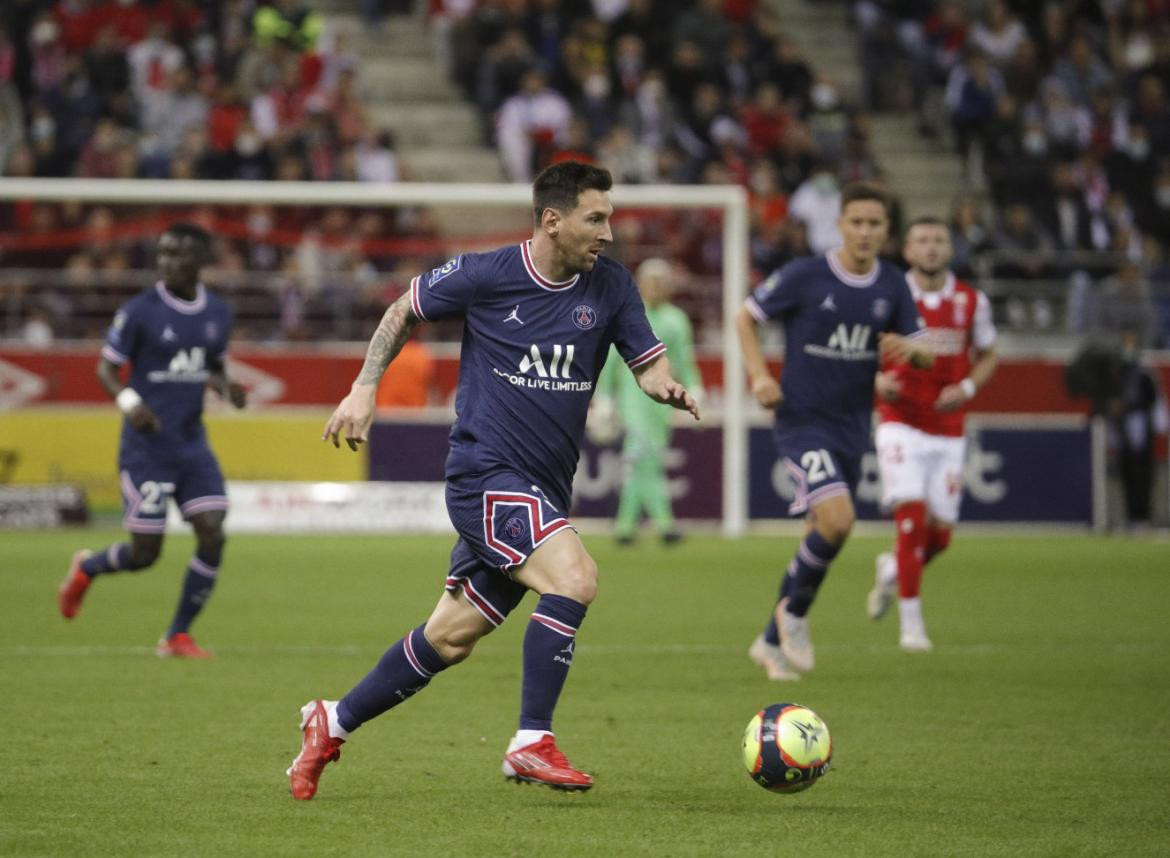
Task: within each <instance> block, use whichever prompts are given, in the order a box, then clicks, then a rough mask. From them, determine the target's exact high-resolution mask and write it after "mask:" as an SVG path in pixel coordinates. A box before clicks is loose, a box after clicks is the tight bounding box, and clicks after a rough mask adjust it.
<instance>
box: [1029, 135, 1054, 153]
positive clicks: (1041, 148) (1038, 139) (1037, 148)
mask: <svg viewBox="0 0 1170 858" xmlns="http://www.w3.org/2000/svg"><path fill="white" fill-rule="evenodd" d="M1024 151H1025V152H1027V153H1028V154H1029V155H1043V154H1044V153H1045V152H1047V151H1048V138H1047V137H1045V136H1044V133H1043V132H1041V131H1029V132H1028V133H1027V134H1025V135H1024Z"/></svg>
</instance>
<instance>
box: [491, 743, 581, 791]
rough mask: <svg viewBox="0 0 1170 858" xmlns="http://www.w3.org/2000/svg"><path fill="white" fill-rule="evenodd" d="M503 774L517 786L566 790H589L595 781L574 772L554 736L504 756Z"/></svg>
mask: <svg viewBox="0 0 1170 858" xmlns="http://www.w3.org/2000/svg"><path fill="white" fill-rule="evenodd" d="M503 771H504V777H506V778H507V779H508V780H512V781H516V782H517V783H520V782H521V781H523V782H525V783H531V784H543V785H544V786H550V787H552V788H553V789H562V790H587V789H589V788H590V787H591V786H593V778H592V777H591V776H590V775H587V774H585V772H579V771H577V770H576V769H575V768H573V764H572V763H570V762H569V761H568V759H567V758H566V757H565V755H564V754H562V753H561V751H560V749H559V748H557V743H556V742H555V741H553V737H552V734H551V733H546V734H545V735H543V736H541V738H540V741H538V742H533V743H532V744H531V745H525V746H524V747H523V748H517V749H516V750H514V751H508V753H506V754H504V765H503Z"/></svg>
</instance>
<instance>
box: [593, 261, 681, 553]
mask: <svg viewBox="0 0 1170 858" xmlns="http://www.w3.org/2000/svg"><path fill="white" fill-rule="evenodd" d="M670 277H671V267H670V264H669V263H668V262H666V260H664V259H658V258H652V259H647V260H646V261H645V262H643V263H642V264H641V265H639V266H638V270H637V271H636V272H635V279H636V280H637V281H638V291H639V292H640V293H641V294H642V301H643V302H644V303H645V304H646V317H647V318H648V319H649V320H650V325H651V327H652V328H653V329H654V333H655V335H657V337H658V338H659V339H660V340H662V342H663V343H665V345H666V353H667V354H668V355H669V356H670V367H671V370H672V371H673V372H674V373H675V377H676V378H677V379H678V380H679V381H680V382H681V383H682V384H683V385H684V386H685V387H686V388H687V390H689V391H691V393H692V394H695V395H698V392H699V388H700V384H701V382H700V378H699V370H698V367H696V366H695V354H694V351H695V349H694V337H693V335H692V333H691V321H690V319H688V318H687V315H686V313H684V312H683V311H682V310H680V309H679V308H678V307H676V306H674V305H673V304H671V303H670V302H669V301H668V300H667V298H668V297H669V295H670ZM594 406H595V412H596V413H595V415H594V425H595V426H596V425H598V424H600V425H601V426H604V425H605V424H606V423H611V422H612V418H613V414H614V409H615V407H616V413H617V416H618V417H619V418H620V420H621V423H622V425H623V426H624V427H625V434H626V437H625V443H624V444H623V446H622V459H623V460H624V462H625V465H626V475H625V480H624V482H623V484H622V495H621V501H620V502H619V504H618V512H617V518H616V520H615V522H614V538H615V539H616V540H617V541H618V542H619V543H620V544H623V545H628V544H630V543H631V542H633V541H634V531H635V530H636V528H637V527H638V523H639V521H640V520H641V517H642V513H643V511H645V513H646V514H647V515H649V517H650V520H651V521H652V522H653V524H654V528H655V530H656V531H657V532H658V534H659V535H660V536H661V537H662V541H663V542H665V543H666V544H668V545H669V544H672V543H674V542H677V541H678V540H679V539H680V534H679V533H678V531H677V530H675V526H674V515H673V513H672V512H671V508H670V495H669V493H668V491H667V486H666V450H667V447H668V445H669V444H670V433H671V422H672V414H671V409H669V408H663V407H661V406H660V405H659V404H658V403H656V402H654V401H653V400H651V399H649V398H647V397H646V395H645V394H644V393H642V391H641V390H640V389H639V388H638V383H637V381H636V380H635V378H634V374H633V373H631V372H630V371H629V370H628V369H626V366H625V362H624V361H622V360H619V359H618V358H617V355H616V353H611V354H610V359H609V360H607V361H606V363H605V369H603V370H602V372H601V376H600V377H599V378H598V380H597V389H596V393H595V397H594ZM601 434H603V431H602V432H598V435H601Z"/></svg>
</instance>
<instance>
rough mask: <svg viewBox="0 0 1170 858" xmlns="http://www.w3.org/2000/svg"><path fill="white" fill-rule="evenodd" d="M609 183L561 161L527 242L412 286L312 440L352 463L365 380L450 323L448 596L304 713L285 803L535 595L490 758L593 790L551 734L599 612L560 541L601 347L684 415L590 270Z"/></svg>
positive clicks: (638, 317)
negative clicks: (590, 620) (584, 632)
mask: <svg viewBox="0 0 1170 858" xmlns="http://www.w3.org/2000/svg"><path fill="white" fill-rule="evenodd" d="M611 184H612V179H611V177H610V174H609V173H608V171H606V170H602V169H599V168H597V167H593V166H589V165H586V164H580V163H577V162H574V161H566V162H562V163H559V164H555V165H553V166H551V167H549V168H547V169H546V170H544V171H543V172H542V173H541V174H540V175H538V176H537V177H536V180H535V181H534V183H533V192H532V197H533V210H534V214H535V220H536V225H535V228H534V231H533V234H532V238H531V239H530V240H527V241H525V242H523V243H521V244H518V245H512V246H510V247H504V248H500V249H499V250H495V251H492V252H490V253H464V254H461V255H459V256H456V257H455V258H454V259H452V260H450V261H449V262H447V263H446V264H445V265H442V266H441V267H439V268H435V269H433V270H432V271H428V272H425V273H423V274H420V275H419V276H417V277H415V278H414V279H413V280H412V281H411V283H410V289H409V291H408V292H407V293H406V294H404V295H403V296H402V297H401V298H399V299H398V300H397V301H395V302H394V304H392V305H391V306H390V308H389V309H388V310H387V311H386V314H385V315H384V316H383V318H382V322H381V324H380V325H379V326H378V329H377V331H375V333H374V336H373V339H371V341H370V345H369V349H368V351H367V353H366V361H365V365H364V366H363V368H362V370H361V372H360V374H359V375H358V377H357V380H356V381H355V382H354V383H353V387H352V389H351V390H350V393H349V394H348V395H347V396H346V397H345V398H344V399H343V400H342V401H341V404H340V405H338V407H337V410H336V411H334V412H333V415H332V416H331V417H330V418H329V422H328V423H327V424H326V425H325V431H324V434H323V436H322V437H323V438H328V439H331V440H332V441H333V444H334V445H335V446H339V445H340V440H339V439H340V438H342V437H344V438H345V440H346V443H347V444H348V446H349V447H350V449H352V450H357V449H358V446H359V445H360V444H362V443H364V442H365V441H366V439H367V437H368V435H369V428H370V424H371V423H372V422H373V419H374V394H375V391H376V389H377V386H378V380H379V379H380V378H381V376H382V373H383V372H385V370H386V367H387V366H388V365H389V363H390V362H391V361H392V360H393V359H394V356H395V355H396V354H398V352H399V350H400V349H401V348H402V345H403V343H405V342H406V339H407V337H409V335H410V331H411V329H412V328H414V326H415V325H416V324H418V323H419V322H420V321H435V320H438V319H443V318H448V317H462V318H463V320H464V329H463V345H462V350H461V353H460V363H459V385H458V390H457V392H456V398H455V411H456V418H455V423H454V425H453V426H452V427H451V434H450V453H449V455H448V457H447V465H446V477H447V511H448V514H449V515H450V518H451V523H452V524H453V525H454V526H455V530H456V532H457V534H458V539H457V540H456V542H455V547H454V548H453V549H452V551H451V563H450V568H449V570H448V572H447V577H446V589H445V591H444V593H443V595H442V596H441V597H440V599H439V603H438V605H437V606H436V607H435V609H434V611H432V613H431V615H430V617H429V619H427V621H426V622H425V623H423V624H422V625H420V626H418V627H417V628H415V629H414V630H412V631H410V632H408V633H407V634H406V635H405V636H404V637H403V638H402V639H401V640H399V641H398V642H397V643H395V644H394V645H393V646H392V647H390V649H388V650H387V651H386V653H385V654H384V655H383V656H382V658H381V660H380V661H379V662H378V664H377V665H376V666H375V667H374V669H373V670H371V671H370V673H369V674H368V675H367V676H366V677H365V678H364V679H362V680H361V681H360V682H359V683H358V684H357V685H355V686H354V687H353V688H352V689H351V690H350V691H349V692H348V693H347V694H345V695H344V696H343V697H342V698H341V699H340V700H339V701H333V700H321V699H318V700H312V701H310V702H308V703H306V704H305V705H304V707H302V709H301V729H302V731H303V742H302V746H301V752H300V754H298V755H297V757H296V759H294V760H293V763H292V766H291V767H290V768H289V770H288V775H289V787H290V789H291V791H292V795H293V798H296V799H301V800H304V799H311V798H312V797H313V796H314V795H315V794H316V791H317V782H318V780H319V778H320V777H321V772H322V771H323V770H324V768H325V764H326V763H328V762H331V761H333V760H336V759H337V758H338V757H339V756H340V754H341V745H342V743H343V742H344V741H345V740H346V739H347V738H348V737H349V735H350V733H352V732H353V731H354V730H356V729H357V728H358V727H360V726H361V725H362V724H364V723H365V722H367V721H369V720H370V719H372V718H375V717H377V716H378V715H381V714H382V713H383V712H385V711H387V710H388V709H390V708H391V707H393V706H395V705H397V704H399V703H401V702H402V701H404V700H406V699H407V698H408V697H410V696H411V695H413V694H415V693H416V692H418V691H420V690H422V688H424V687H425V686H426V685H427V684H428V683H429V682H430V680H431V679H432V678H433V677H434V676H435V674H437V673H439V672H440V671H442V670H446V669H447V668H448V667H450V666H451V665H453V664H457V663H458V662H461V661H463V660H464V659H465V658H467V657H468V656H469V655H471V652H472V650H473V649H474V648H475V644H476V642H477V641H478V640H479V639H480V638H482V637H483V636H484V635H486V634H488V633H489V632H491V631H492V630H493V629H495V628H496V627H497V626H498V625H500V623H502V622H503V621H504V618H505V617H507V615H508V614H509V613H510V612H511V611H512V610H513V609H514V608H515V607H516V606H517V605H518V604H519V603H520V600H521V599H522V598H523V597H524V594H525V592H527V591H528V590H534V591H535V592H536V593H537V596H538V599H537V602H536V606H535V608H534V610H533V611H532V613H531V614H530V616H529V619H528V627H527V630H526V632H525V635H524V657H523V680H522V683H521V695H520V721H519V727H518V730H517V732H516V734H515V736H513V738H512V740H511V742H510V743H509V744H508V747H507V750H506V751H505V754H504V761H503V773H504V775H505V776H506V777H507V778H510V779H512V780H515V781H527V782H531V783H536V784H543V785H546V786H550V787H554V788H556V789H562V790H586V789H589V788H590V787H591V786H592V785H593V778H592V777H591V776H589V775H588V774H586V773H584V772H582V771H579V770H578V769H576V768H575V767H573V765H572V764H571V763H570V762H569V761H568V759H566V758H565V755H564V754H563V753H561V751H560V750H559V749H558V747H557V745H556V743H555V741H554V740H553V733H552V717H553V709H554V708H555V707H556V703H557V699H558V697H559V696H560V693H561V689H562V687H563V686H564V683H565V678H566V676H567V675H568V671H569V667H570V666H571V665H572V663H573V653H574V646H575V643H576V635H577V630H578V629H579V628H580V626H581V622H582V620H584V618H585V611H586V608H587V607H588V606H589V604H590V603H591V602H592V601H593V599H594V597H595V596H596V594H597V566H596V564H595V563H594V562H593V559H592V558H591V557H590V556H589V553H588V552H587V551H586V550H585V547H584V546H583V545H582V543H581V540H580V539H579V538H578V537H577V533H576V531H575V530H574V529H573V527H572V526H571V525H570V524H569V521H568V519H567V518H566V513H567V511H568V509H569V500H570V491H571V488H572V480H573V475H574V473H575V471H576V468H577V459H578V455H579V447H580V443H581V437H582V434H583V433H584V429H585V415H586V412H587V411H588V408H589V400H590V398H591V397H592V395H593V387H594V384H595V383H596V381H597V376H598V374H599V373H600V372H601V368H602V365H603V364H604V363H605V359H606V355H607V353H608V351H609V347H610V345H611V344H612V345H616V346H617V351H618V353H619V354H620V355H621V358H622V359H623V360H624V361H625V362H626V365H627V366H628V367H629V368H630V369H631V370H632V371H633V373H634V375H635V376H636V377H637V379H638V383H639V385H640V386H641V388H642V390H643V391H644V392H645V393H646V394H647V395H648V396H649V397H650V398H651V399H654V400H657V401H658V402H661V403H664V404H666V405H670V406H673V407H674V408H678V409H684V410H687V411H690V412H691V413H692V414H693V415H694V416H695V418H696V419H697V418H698V416H699V414H698V407H697V406H696V404H695V401H694V399H693V398H692V397H691V395H690V394H689V393H688V392H687V391H686V389H685V388H684V387H683V386H682V385H681V384H679V383H678V382H677V381H675V379H674V378H673V377H672V376H671V373H670V365H669V363H668V361H667V358H666V357H665V355H664V352H665V350H666V347H665V346H664V345H663V344H662V343H661V342H659V340H658V338H657V337H656V336H655V335H654V332H653V331H652V330H651V328H650V324H649V322H648V321H647V319H646V311H645V309H644V308H643V305H642V300H641V298H640V297H639V295H638V289H637V287H636V285H635V284H634V281H633V278H632V277H631V276H630V273H629V272H628V271H627V270H626V269H625V268H623V267H622V266H621V265H619V264H618V263H616V262H613V261H611V260H609V259H608V258H606V257H604V256H602V253H603V252H604V250H605V248H606V246H607V245H608V244H609V243H610V242H611V241H612V240H613V235H612V233H611V231H610V216H611V214H612V212H613V206H612V205H611V204H610V201H609V194H608V191H609V189H610V186H611Z"/></svg>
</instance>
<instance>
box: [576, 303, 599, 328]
mask: <svg viewBox="0 0 1170 858" xmlns="http://www.w3.org/2000/svg"><path fill="white" fill-rule="evenodd" d="M573 324H574V325H576V326H577V327H578V328H580V329H581V330H583V331H587V330H589V329H590V328H592V327H593V326H594V325H596V324H597V313H596V312H595V311H594V310H593V308H592V307H590V306H589V305H588V304H578V305H577V306H576V307H574V308H573Z"/></svg>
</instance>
